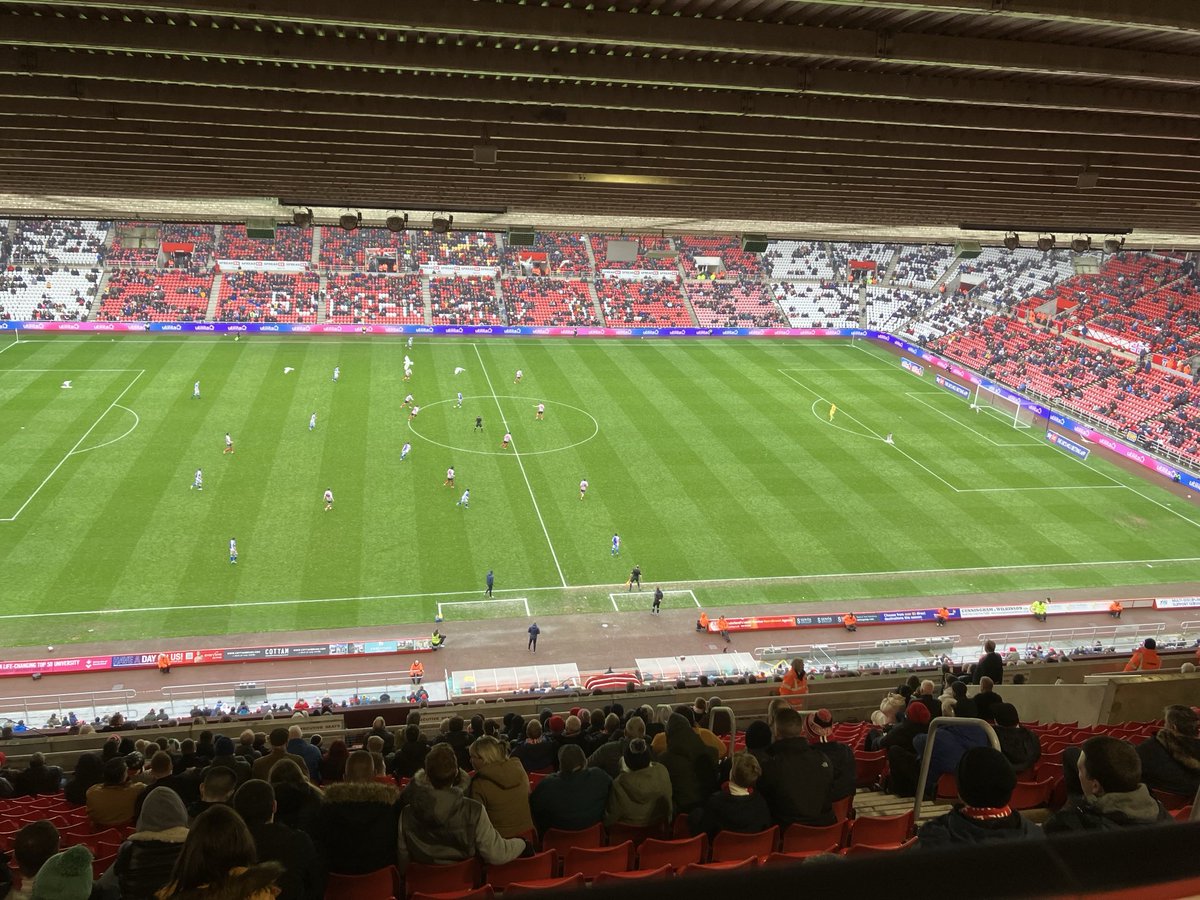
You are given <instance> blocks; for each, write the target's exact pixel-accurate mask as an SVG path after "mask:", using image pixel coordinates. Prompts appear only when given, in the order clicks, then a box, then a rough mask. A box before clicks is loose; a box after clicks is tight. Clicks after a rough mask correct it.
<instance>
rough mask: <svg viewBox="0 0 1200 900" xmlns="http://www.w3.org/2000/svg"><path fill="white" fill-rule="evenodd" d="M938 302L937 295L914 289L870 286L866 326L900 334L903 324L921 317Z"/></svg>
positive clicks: (868, 289) (868, 287)
mask: <svg viewBox="0 0 1200 900" xmlns="http://www.w3.org/2000/svg"><path fill="white" fill-rule="evenodd" d="M937 300H938V296H937V295H936V294H930V293H926V292H924V291H918V290H914V289H912V288H905V287H894V286H888V287H878V286H874V285H868V286H867V320H866V326H867V327H868V328H879V329H881V330H883V331H892V332H898V331H899V330H900V326H901V323H904V322H907V321H908V320H911V319H915V318H918V317H920V316H921V315H922V314H923V313H924V312H925V311H926V310H927V309H929V307H931V306H933V305H934V304H935V303H936V302H937Z"/></svg>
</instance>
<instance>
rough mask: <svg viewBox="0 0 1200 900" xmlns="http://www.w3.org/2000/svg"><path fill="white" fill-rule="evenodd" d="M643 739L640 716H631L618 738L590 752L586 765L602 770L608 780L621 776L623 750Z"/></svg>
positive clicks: (644, 723) (644, 733)
mask: <svg viewBox="0 0 1200 900" xmlns="http://www.w3.org/2000/svg"><path fill="white" fill-rule="evenodd" d="M618 721H619V720H618ZM645 737H646V722H645V720H644V719H642V717H641V716H638V715H632V716H630V717H629V721H628V722H626V723H625V729H624V731H623V732H621V734H620V736H618V737H617V738H616V739H614V740H610V741H608V742H606V743H604V744H602V745H600V747H598V748H597V749H596V750H595V751H593V752H592V755H591V756H589V757H588V765H589V766H595V767H596V768H600V769H603V770H604V771H605V772H607V773H608V776H609V777H610V778H616V777H617V776H618V775H620V774H621V762H622V760H624V758H625V750H626V749H627V748H628V747H629V744H630V743H631V742H632V741H635V740H637V739H638V738H642V739H645Z"/></svg>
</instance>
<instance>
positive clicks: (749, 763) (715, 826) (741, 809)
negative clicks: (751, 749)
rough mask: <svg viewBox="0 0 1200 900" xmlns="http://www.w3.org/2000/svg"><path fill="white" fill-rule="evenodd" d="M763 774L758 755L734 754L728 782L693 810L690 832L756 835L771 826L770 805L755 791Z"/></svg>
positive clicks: (712, 834)
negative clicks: (736, 832) (728, 832)
mask: <svg viewBox="0 0 1200 900" xmlns="http://www.w3.org/2000/svg"><path fill="white" fill-rule="evenodd" d="M760 775H762V766H761V765H760V764H759V761H758V758H757V757H756V756H754V755H753V754H751V753H738V754H737V755H735V756H734V757H733V763H732V766H731V768H730V770H729V781H728V782H726V783H725V784H723V785H721V789H720V790H718V791H716V792H715V793H713V794H710V795H709V797H708V799H707V800H705V801H704V805H703V806H702V807H698V808H696V809H695V810H693V811H692V814H691V817H690V821H689V823H688V824H689V825H690V827H691V831H692V834H700V832H704V833H706V834H707V835H708V836H709V838H710V839H711V838H712V837H714V836H715V835H716V833H717V832H718V831H739V832H742V833H743V834H756V833H758V832H760V831H765V830H766V829H768V828H770V827H771V807H769V806H768V805H767V801H766V800H765V799H764V798H763V796H762V794H759V793H757V792H756V791H755V790H754V786H755V785H756V784H757V783H758V779H759V776H760Z"/></svg>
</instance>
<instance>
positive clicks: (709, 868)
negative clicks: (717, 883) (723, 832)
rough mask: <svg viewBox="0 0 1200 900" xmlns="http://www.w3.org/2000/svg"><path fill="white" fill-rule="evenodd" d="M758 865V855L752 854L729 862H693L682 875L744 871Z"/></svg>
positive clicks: (685, 868)
mask: <svg viewBox="0 0 1200 900" xmlns="http://www.w3.org/2000/svg"><path fill="white" fill-rule="evenodd" d="M757 865H758V857H757V856H750V857H747V858H746V859H738V860H731V861H729V862H713V863H692V864H691V865H689V866H685V867H684V869H683V871H682V872H680V873H679V874H680V875H685V876H686V875H706V874H708V873H710V872H742V871H745V870H747V869H753V868H754V867H755V866H757Z"/></svg>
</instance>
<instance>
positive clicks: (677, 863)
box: [638, 833, 708, 871]
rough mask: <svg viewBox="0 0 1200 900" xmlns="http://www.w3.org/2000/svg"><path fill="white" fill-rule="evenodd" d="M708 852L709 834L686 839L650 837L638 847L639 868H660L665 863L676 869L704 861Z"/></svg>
mask: <svg viewBox="0 0 1200 900" xmlns="http://www.w3.org/2000/svg"><path fill="white" fill-rule="evenodd" d="M707 853H708V835H706V834H703V833H702V834H698V835H696V836H695V837H693V838H687V839H685V840H673V841H660V840H655V839H654V838H649V839H647V840H644V841H642V844H641V846H640V847H638V868H639V869H658V868H661V867H662V866H664V865H669V866H671V867H673V868H674V869H675V870H676V871H678V870H679V869H682V868H683V867H684V866H687V865H690V864H692V863H702V862H704V859H705V855H706V854H707Z"/></svg>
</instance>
